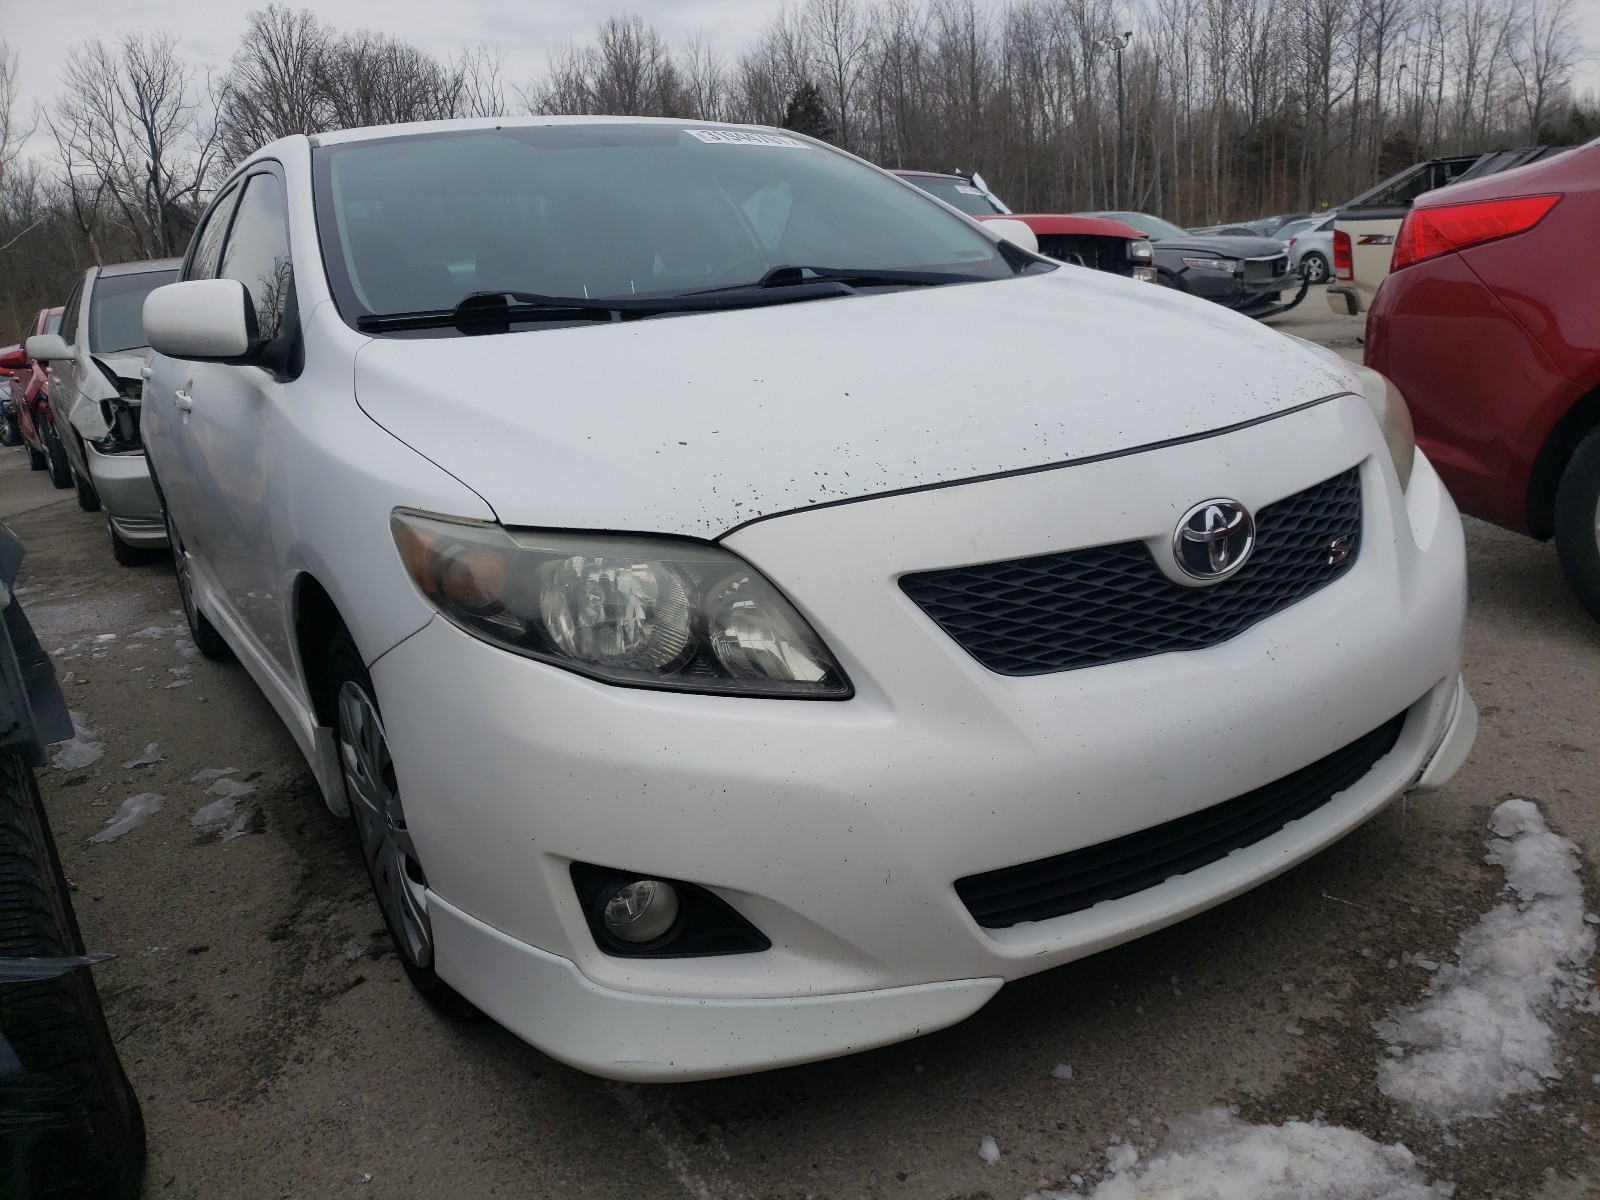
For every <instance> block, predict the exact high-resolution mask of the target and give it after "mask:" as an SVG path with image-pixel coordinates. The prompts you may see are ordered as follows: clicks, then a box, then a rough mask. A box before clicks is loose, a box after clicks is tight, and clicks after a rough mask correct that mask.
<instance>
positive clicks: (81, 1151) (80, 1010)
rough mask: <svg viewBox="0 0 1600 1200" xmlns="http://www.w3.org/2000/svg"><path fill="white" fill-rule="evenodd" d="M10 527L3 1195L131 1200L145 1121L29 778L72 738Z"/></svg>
mask: <svg viewBox="0 0 1600 1200" xmlns="http://www.w3.org/2000/svg"><path fill="white" fill-rule="evenodd" d="M21 561H22V543H21V542H20V541H18V540H17V538H16V535H15V534H13V533H12V532H11V530H10V529H8V528H6V527H5V526H3V525H0V586H3V590H0V604H3V605H4V612H3V614H0V615H3V618H4V620H3V625H4V630H3V633H0V1181H4V1183H5V1189H4V1194H5V1195H6V1196H14V1197H17V1198H18V1200H24V1198H26V1197H35V1196H39V1197H43V1196H50V1197H60V1198H61V1200H135V1198H136V1197H137V1196H138V1195H139V1187H140V1179H141V1176H142V1175H143V1172H144V1158H145V1135H144V1121H143V1118H142V1117H141V1115H140V1112H139V1101H138V1098H137V1097H136V1096H135V1095H134V1093H133V1089H132V1088H131V1087H130V1086H129V1084H128V1077H127V1074H126V1073H125V1072H124V1071H123V1068H122V1063H121V1061H120V1060H119V1059H118V1058H117V1051H116V1047H115V1046H114V1045H113V1043H112V1041H111V1033H110V1030H108V1029H107V1028H106V1018H105V1012H104V1011H103V1010H102V1009H101V1007H100V998H99V996H98V995H97V994H96V992H95V986H94V979H93V977H92V975H91V973H90V967H91V965H92V964H93V963H94V962H96V961H98V960H100V959H101V958H104V957H107V956H106V955H103V954H99V955H89V954H86V953H85V951H84V944H83V937H82V935H81V934H80V933H79V931H78V922H77V919H76V918H75V917H74V915H73V912H72V897H71V893H70V890H69V888H68V885H67V881H66V879H65V877H64V876H63V875H62V873H61V861H60V859H59V858H58V857H57V855H56V847H55V841H54V840H53V839H52V837H51V835H50V821H49V819H48V817H46V815H45V810H44V804H43V802H42V801H41V800H40V797H39V787H38V784H37V783H36V781H35V780H34V776H33V768H34V767H36V766H39V765H40V764H41V763H42V762H43V761H44V748H45V746H46V744H47V743H50V742H56V741H61V740H62V739H64V738H68V737H71V736H72V722H71V720H70V719H69V718H68V716H67V706H66V702H65V700H64V699H63V698H62V695H61V690H60V688H59V687H58V686H57V685H56V677H55V671H54V669H53V668H52V667H51V665H50V657H49V655H47V654H46V653H45V652H44V650H43V649H42V648H41V647H40V645H39V639H38V638H36V637H35V636H34V633H33V629H32V627H31V626H30V625H29V623H28V618H27V616H26V614H24V613H23V611H22V604H21V602H20V601H19V600H18V599H17V597H16V594H15V592H14V591H13V590H12V589H13V587H14V585H15V583H16V576H17V566H18V564H19V563H20V562H21Z"/></svg>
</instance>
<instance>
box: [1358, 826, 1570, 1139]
mask: <svg viewBox="0 0 1600 1200" xmlns="http://www.w3.org/2000/svg"><path fill="white" fill-rule="evenodd" d="M1489 828H1490V830H1491V831H1493V832H1494V833H1495V834H1497V835H1498V836H1497V837H1495V838H1492V839H1490V841H1489V843H1488V846H1489V853H1488V855H1487V856H1486V861H1488V862H1491V863H1494V864H1496V865H1498V866H1500V867H1503V868H1504V869H1505V873H1506V886H1507V888H1509V889H1510V890H1511V891H1513V892H1515V893H1516V898H1515V899H1512V900H1507V901H1506V902H1505V903H1503V904H1501V905H1499V906H1498V907H1496V908H1494V909H1492V910H1491V911H1489V912H1487V913H1485V914H1484V915H1483V917H1482V918H1481V919H1480V920H1479V921H1478V924H1477V925H1476V926H1475V927H1474V928H1472V929H1470V930H1468V931H1467V932H1466V933H1464V934H1462V935H1461V939H1460V941H1459V942H1458V944H1457V946H1456V959H1457V962H1456V963H1455V964H1448V963H1447V964H1444V965H1442V966H1440V967H1439V969H1438V972H1437V973H1436V974H1435V976H1434V978H1433V981H1432V982H1431V983H1430V984H1429V985H1428V988H1427V991H1426V992H1425V993H1424V999H1423V1000H1422V1001H1421V1003H1419V1004H1415V1005H1409V1006H1406V1007H1403V1008H1396V1009H1393V1010H1391V1011H1390V1014H1389V1017H1388V1019H1387V1020H1383V1021H1376V1022H1374V1023H1373V1027H1374V1028H1375V1029H1376V1030H1377V1032H1378V1035H1379V1036H1380V1037H1381V1038H1383V1040H1384V1041H1385V1042H1386V1043H1388V1046H1389V1052H1390V1054H1391V1055H1392V1057H1391V1058H1389V1059H1388V1060H1386V1061H1383V1062H1381V1063H1380V1064H1379V1067H1378V1087H1379V1089H1380V1090H1381V1091H1382V1092H1383V1094H1384V1095H1386V1096H1388V1097H1390V1098H1391V1099H1394V1100H1399V1101H1402V1102H1403V1103H1405V1104H1408V1105H1410V1106H1411V1107H1413V1108H1415V1109H1417V1110H1419V1111H1420V1112H1422V1113H1424V1114H1426V1115H1427V1116H1430V1117H1433V1118H1434V1119H1435V1120H1438V1121H1441V1122H1445V1121H1452V1120H1456V1119H1459V1118H1462V1117H1489V1116H1493V1115H1494V1114H1495V1113H1497V1112H1498V1111H1500V1109H1501V1107H1502V1105H1504V1103H1505V1102H1506V1101H1507V1100H1509V1099H1510V1098H1511V1097H1513V1096H1518V1095H1524V1094H1527V1093H1531V1092H1539V1091H1542V1090H1543V1089H1544V1081H1545V1080H1547V1079H1556V1078H1559V1077H1560V1071H1559V1069H1558V1067H1557V1065H1556V1061H1557V1045H1556V1034H1555V1030H1554V1029H1552V1028H1551V1027H1550V1023H1549V1021H1548V1020H1547V1017H1548V1015H1549V1014H1550V1013H1551V1012H1552V1011H1553V1010H1555V1009H1562V1008H1574V1007H1578V1008H1582V1009H1583V1010H1585V1011H1590V1012H1593V1011H1597V1009H1600V1003H1597V1000H1596V996H1595V992H1594V986H1593V984H1592V983H1591V982H1590V980H1589V977H1588V976H1587V975H1586V974H1584V972H1583V968H1584V965H1585V964H1586V963H1587V962H1588V961H1589V957H1590V955H1592V954H1593V953H1594V945H1595V933H1594V930H1593V928H1592V927H1590V926H1588V925H1586V924H1585V923H1584V919H1583V916H1584V908H1583V884H1582V883H1581V881H1580V880H1579V878H1578V848H1577V847H1576V846H1575V845H1573V844H1572V842H1570V841H1569V840H1567V839H1566V838H1564V837H1561V836H1559V835H1557V834H1554V833H1552V832H1550V829H1549V827H1548V826H1547V825H1546V824H1545V821H1544V817H1543V816H1542V815H1541V814H1540V812H1539V809H1538V806H1537V805H1535V804H1533V803H1531V802H1530V801H1527V800H1507V801H1506V802H1505V803H1503V804H1501V805H1500V806H1499V807H1498V808H1496V809H1495V810H1494V813H1493V815H1492V816H1491V817H1490V819H1489Z"/></svg>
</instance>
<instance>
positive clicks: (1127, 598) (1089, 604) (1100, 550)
mask: <svg viewBox="0 0 1600 1200" xmlns="http://www.w3.org/2000/svg"><path fill="white" fill-rule="evenodd" d="M1337 538H1344V539H1347V540H1346V541H1345V542H1343V543H1342V546H1343V548H1344V551H1345V557H1344V558H1343V559H1341V560H1340V561H1337V562H1331V561H1330V559H1334V558H1338V557H1339V556H1338V555H1337V554H1335V553H1333V543H1334V540H1335V539H1337ZM1360 548H1361V477H1360V468H1359V467H1351V468H1350V469H1349V470H1348V471H1345V472H1343V473H1341V474H1338V475H1335V476H1334V477H1333V478H1332V479H1328V480H1325V481H1324V482H1322V483H1319V484H1317V485H1316V486H1315V487H1310V488H1307V489H1306V490H1305V491H1303V492H1299V493H1297V494H1295V495H1293V496H1289V497H1287V498H1285V499H1283V500H1279V501H1277V502H1276V503H1275V504H1269V505H1267V506H1266V507H1265V508H1263V509H1262V510H1261V511H1260V513H1258V514H1257V515H1256V548H1255V552H1254V554H1252V555H1251V557H1250V561H1249V562H1247V563H1245V565H1244V566H1243V567H1241V568H1240V569H1239V571H1238V573H1237V574H1235V575H1234V576H1232V577H1231V578H1229V579H1226V580H1224V581H1223V582H1221V583H1218V584H1213V585H1212V586H1210V587H1185V586H1184V585H1183V584H1181V583H1174V582H1173V581H1172V580H1170V579H1168V578H1167V577H1166V576H1165V575H1163V574H1162V573H1161V571H1160V570H1159V569H1158V568H1157V567H1156V564H1155V560H1154V559H1152V558H1151V557H1150V550H1149V548H1148V547H1147V546H1146V545H1145V544H1144V543H1143V542H1119V543H1117V544H1115V545H1111V546H1095V547H1092V548H1090V549H1087V550H1066V551H1062V552H1061V553H1059V554H1042V555H1040V556H1038V557H1037V558H1018V559H1012V560H1011V561H1009V562H997V563H984V564H982V565H981V566H975V567H952V568H949V569H946V570H942V571H925V572H922V573H921V574H916V575H905V576H902V577H901V579H900V586H901V588H903V589H904V590H905V593H906V595H908V596H910V597H911V599H912V600H914V601H916V603H917V605H918V606H919V607H920V608H921V609H922V610H923V611H924V612H925V613H927V614H928V616H930V617H932V618H933V620H934V621H936V622H937V623H938V625H939V627H940V628H941V629H943V630H944V631H945V632H946V633H948V634H949V635H950V636H951V637H952V638H954V639H955V640H956V642H957V644H959V645H960V646H961V648H962V649H964V650H965V651H966V652H967V653H968V654H970V655H972V657H973V658H975V659H977V660H978V661H979V662H980V663H982V664H983V665H984V666H986V667H988V668H989V669H990V670H991V671H995V672H997V673H999V674H1001V675H1043V674H1047V673H1049V672H1051V671H1070V670H1074V669H1076V668H1078V667H1091V666H1101V665H1104V664H1106V663H1114V662H1122V661H1124V660H1126V659H1130V658H1144V657H1146V656H1147V655H1151V654H1166V653H1168V652H1170V651H1174V650H1199V649H1202V648H1204V647H1206V646H1215V645H1217V644H1218V643H1220V642H1225V641H1227V640H1228V639H1229V638H1231V637H1234V636H1235V635H1237V634H1239V633H1241V632H1243V631H1244V630H1245V629H1247V628H1249V627H1250V626H1251V625H1254V624H1255V623H1256V622H1257V621H1261V620H1264V619H1265V618H1267V617H1270V616H1272V615H1273V614H1274V613H1277V612H1281V611H1282V610H1283V609H1285V608H1288V607H1289V606H1290V605H1291V604H1294V603H1296V602H1297V601H1300V600H1303V599H1305V597H1307V596H1309V595H1310V594H1311V593H1312V592H1314V591H1316V590H1317V589H1318V588H1321V587H1325V586H1327V585H1328V584H1329V583H1332V582H1333V581H1334V580H1335V579H1337V578H1339V576H1341V575H1343V574H1344V573H1345V572H1346V571H1348V570H1349V569H1350V567H1351V565H1352V564H1353V563H1354V562H1355V560H1356V556H1357V553H1358V551H1359V550H1360Z"/></svg>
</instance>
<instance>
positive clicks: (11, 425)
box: [0, 412, 22, 446]
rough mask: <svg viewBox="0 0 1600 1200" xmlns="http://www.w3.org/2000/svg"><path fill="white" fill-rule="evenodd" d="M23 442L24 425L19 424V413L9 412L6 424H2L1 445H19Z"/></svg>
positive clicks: (0, 430) (0, 428) (0, 429)
mask: <svg viewBox="0 0 1600 1200" xmlns="http://www.w3.org/2000/svg"><path fill="white" fill-rule="evenodd" d="M21 443H22V426H20V425H18V424H17V414H16V413H9V412H8V413H7V414H6V419H5V424H4V425H3V426H0V446H17V445H20V444H21Z"/></svg>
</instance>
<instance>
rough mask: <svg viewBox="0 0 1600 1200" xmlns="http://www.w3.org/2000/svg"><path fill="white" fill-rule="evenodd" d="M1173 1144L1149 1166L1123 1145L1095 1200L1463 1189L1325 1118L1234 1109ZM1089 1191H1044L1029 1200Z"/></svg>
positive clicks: (1423, 1197) (1424, 1199) (1376, 1197)
mask: <svg viewBox="0 0 1600 1200" xmlns="http://www.w3.org/2000/svg"><path fill="white" fill-rule="evenodd" d="M1172 1133H1173V1135H1172V1139H1171V1141H1170V1142H1168V1144H1167V1145H1166V1146H1164V1147H1163V1148H1162V1149H1160V1150H1158V1151H1157V1152H1155V1153H1154V1154H1152V1155H1151V1156H1150V1157H1149V1158H1148V1159H1146V1160H1145V1161H1144V1162H1143V1163H1140V1162H1139V1152H1138V1150H1136V1149H1135V1148H1134V1147H1132V1146H1130V1145H1128V1144H1126V1143H1123V1144H1121V1145H1116V1146H1112V1147H1111V1148H1110V1149H1109V1150H1108V1151H1107V1159H1108V1162H1107V1167H1108V1172H1107V1175H1106V1177H1105V1178H1104V1179H1103V1180H1101V1181H1100V1183H1099V1184H1098V1185H1096V1187H1095V1188H1094V1190H1093V1191H1091V1192H1088V1193H1087V1195H1088V1196H1089V1197H1091V1200H1263V1198H1265V1197H1272V1198H1273V1200H1436V1198H1437V1197H1441V1196H1449V1195H1451V1194H1452V1193H1453V1192H1454V1191H1455V1188H1454V1186H1453V1185H1452V1184H1448V1183H1429V1182H1428V1180H1427V1178H1426V1177H1425V1176H1424V1175H1423V1174H1422V1171H1421V1169H1420V1168H1419V1167H1418V1166H1417V1160H1416V1158H1415V1157H1414V1156H1413V1155H1412V1153H1411V1151H1409V1150H1407V1149H1406V1148H1405V1147H1404V1146H1402V1145H1400V1144H1398V1143H1396V1144H1395V1145H1393V1146H1385V1145H1383V1144H1381V1143H1379V1142H1375V1141H1373V1140H1372V1139H1371V1138H1369V1137H1367V1136H1366V1135H1365V1134H1361V1133H1357V1132H1356V1131H1355V1130H1353V1129H1341V1128H1340V1127H1338V1126H1337V1125H1324V1124H1322V1122H1320V1121H1310V1122H1305V1121H1288V1122H1286V1123H1284V1124H1283V1125H1250V1124H1248V1123H1246V1122H1243V1121H1240V1120H1238V1119H1237V1118H1235V1117H1233V1116H1231V1115H1230V1114H1229V1113H1228V1111H1227V1110H1226V1109H1221V1108H1218V1109H1212V1110H1211V1111H1210V1112H1207V1113H1203V1114H1201V1115H1199V1116H1196V1117H1191V1118H1188V1119H1187V1120H1183V1121H1179V1122H1176V1123H1174V1125H1173V1126H1172ZM1082 1194H1084V1193H1079V1192H1035V1193H1034V1194H1033V1197H1032V1198H1030V1200H1066V1198H1068V1197H1075V1196H1079V1195H1082Z"/></svg>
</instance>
